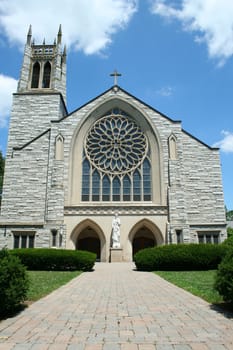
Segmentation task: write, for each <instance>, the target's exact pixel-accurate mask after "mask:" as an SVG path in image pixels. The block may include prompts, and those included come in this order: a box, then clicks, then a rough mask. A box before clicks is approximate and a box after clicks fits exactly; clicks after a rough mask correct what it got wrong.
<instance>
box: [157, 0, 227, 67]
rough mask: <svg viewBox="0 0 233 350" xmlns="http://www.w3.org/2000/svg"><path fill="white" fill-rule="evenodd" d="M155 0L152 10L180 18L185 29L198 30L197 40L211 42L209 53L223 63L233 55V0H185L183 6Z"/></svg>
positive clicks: (168, 17) (164, 15)
mask: <svg viewBox="0 0 233 350" xmlns="http://www.w3.org/2000/svg"><path fill="white" fill-rule="evenodd" d="M151 3H152V6H151V12H152V13H154V14H156V15H160V16H162V17H164V18H167V19H172V18H175V19H178V20H180V21H181V22H182V25H183V29H184V30H187V31H190V32H195V34H196V37H195V40H196V41H197V42H204V43H205V44H206V45H207V48H208V53H209V56H210V57H211V58H216V59H217V60H218V62H219V65H222V64H224V63H225V61H226V59H228V58H229V57H230V56H232V55H233V40H232V38H233V1H232V0H221V1H219V0H195V1H194V0H181V2H180V6H179V7H177V6H174V5H172V4H171V3H172V2H171V1H166V0H151ZM173 4H174V2H173Z"/></svg>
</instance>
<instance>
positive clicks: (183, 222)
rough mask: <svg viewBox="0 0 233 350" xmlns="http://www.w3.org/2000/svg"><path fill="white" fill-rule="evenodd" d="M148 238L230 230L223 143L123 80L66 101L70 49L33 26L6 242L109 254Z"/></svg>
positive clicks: (127, 252)
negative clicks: (114, 238) (198, 133)
mask: <svg viewBox="0 0 233 350" xmlns="http://www.w3.org/2000/svg"><path fill="white" fill-rule="evenodd" d="M116 214H117V215H118V218H119V221H120V248H119V249H118V250H119V251H118V257H117V259H118V260H122V261H131V260H132V257H133V254H134V253H135V252H137V251H138V250H139V249H142V248H144V247H148V246H155V245H163V244H174V243H175V244H176V243H182V242H184V243H220V242H222V241H223V240H224V239H225V238H226V229H225V227H226V223H225V209H224V198H223V189H222V179H221V167H220V160H219V150H218V149H216V148H211V147H209V146H208V145H206V144H204V143H203V142H201V141H200V140H198V139H197V138H195V137H194V136H192V135H191V134H189V133H187V132H186V131H184V130H183V129H182V126H181V122H180V121H174V120H172V119H170V118H169V117H167V116H165V115H164V114H162V113H160V112H159V111H157V110H156V109H154V108H152V107H151V106H149V105H147V104H146V103H144V102H143V101H141V100H139V99H138V98H136V97H134V96H132V95H131V94H130V93H128V92H126V91H125V90H123V89H122V88H121V87H119V86H118V85H117V84H114V85H113V86H112V87H111V88H110V89H108V90H107V91H105V92H104V93H102V94H101V95H99V96H97V97H95V98H94V99H93V100H91V101H89V102H87V103H86V104H85V105H83V106H81V107H79V108H78V109H76V110H75V111H73V112H72V113H68V112H67V109H66V52H65V49H64V48H63V46H62V33H61V30H60V29H59V32H58V35H57V40H56V41H55V42H54V44H52V45H47V44H42V45H36V44H35V43H34V42H32V40H31V29H30V30H29V32H28V36H27V42H26V45H25V52H24V57H23V64H22V69H21V75H20V79H19V83H18V89H17V92H16V93H15V94H14V95H13V107H12V114H11V121H10V130H9V138H8V150H7V155H6V166H5V178H4V187H3V198H2V207H1V216H0V248H2V247H8V248H10V249H11V248H19V247H54V248H64V249H85V250H90V251H94V252H96V253H97V258H98V260H100V261H109V260H110V259H111V257H110V255H111V253H112V249H111V246H112V244H111V232H112V220H113V217H114V215H116Z"/></svg>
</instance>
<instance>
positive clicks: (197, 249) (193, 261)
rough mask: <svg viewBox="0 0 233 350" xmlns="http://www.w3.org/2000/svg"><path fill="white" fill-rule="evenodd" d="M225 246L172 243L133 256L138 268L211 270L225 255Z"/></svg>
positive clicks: (149, 269) (145, 269)
mask: <svg viewBox="0 0 233 350" xmlns="http://www.w3.org/2000/svg"><path fill="white" fill-rule="evenodd" d="M227 250H228V247H227V246H223V245H212V244H176V245H175V244H172V245H166V246H159V247H154V248H147V249H144V250H141V251H139V252H138V253H136V254H135V256H134V261H135V264H136V267H137V269H138V270H142V271H143V270H144V271H153V270H154V271H155V270H174V271H175V270H211V269H216V268H217V266H218V264H219V263H220V262H221V260H222V258H223V257H224V256H225V255H226V252H227Z"/></svg>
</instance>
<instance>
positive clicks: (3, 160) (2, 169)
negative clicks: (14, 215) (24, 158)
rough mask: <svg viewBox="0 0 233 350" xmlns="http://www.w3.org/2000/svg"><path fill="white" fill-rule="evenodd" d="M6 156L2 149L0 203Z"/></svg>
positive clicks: (0, 158) (0, 160)
mask: <svg viewBox="0 0 233 350" xmlns="http://www.w3.org/2000/svg"><path fill="white" fill-rule="evenodd" d="M4 166H5V158H4V157H3V155H2V152H1V151H0V205H1V199H2V186H3V175H4Z"/></svg>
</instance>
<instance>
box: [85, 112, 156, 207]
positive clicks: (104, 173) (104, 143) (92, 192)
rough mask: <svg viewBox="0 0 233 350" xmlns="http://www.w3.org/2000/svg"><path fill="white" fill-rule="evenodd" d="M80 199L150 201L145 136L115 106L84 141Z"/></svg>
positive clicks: (91, 129) (149, 165)
mask: <svg viewBox="0 0 233 350" xmlns="http://www.w3.org/2000/svg"><path fill="white" fill-rule="evenodd" d="M82 200H83V201H100V200H102V201H132V200H133V201H150V200H151V163H150V153H149V146H148V142H147V138H146V136H145V135H144V133H143V131H142V130H141V129H140V127H139V126H138V125H137V124H136V123H135V122H134V121H133V120H132V119H131V118H130V116H128V115H127V114H126V113H125V112H123V111H121V110H119V109H118V108H114V109H113V110H111V111H109V112H107V113H106V114H105V116H103V117H101V118H100V119H98V120H97V121H96V122H95V123H94V125H92V127H91V128H90V129H89V131H88V133H87V135H86V138H85V140H84V150H83V164H82Z"/></svg>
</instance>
